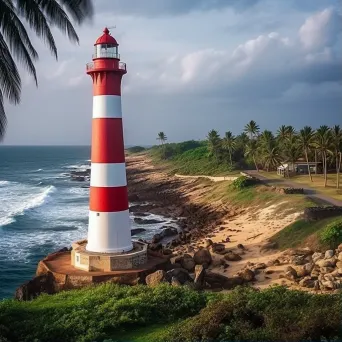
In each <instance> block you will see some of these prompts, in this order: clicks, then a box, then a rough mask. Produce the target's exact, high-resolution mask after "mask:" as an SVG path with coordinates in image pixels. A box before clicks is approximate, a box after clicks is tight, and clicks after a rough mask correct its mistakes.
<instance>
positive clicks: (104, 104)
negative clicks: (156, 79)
mask: <svg viewBox="0 0 342 342" xmlns="http://www.w3.org/2000/svg"><path fill="white" fill-rule="evenodd" d="M94 46H95V49H94V54H93V58H92V62H91V63H88V64H87V66H86V72H87V74H88V75H90V76H91V78H92V82H93V115H92V139H91V175H90V198H89V225H88V242H87V245H86V250H87V251H89V252H96V253H124V252H128V251H131V250H132V249H133V244H132V241H131V228H130V218H129V211H128V195H127V180H126V164H125V151H124V139H123V126H122V109H121V80H122V76H123V75H125V74H126V73H127V70H126V64H125V63H122V62H120V55H119V51H118V46H119V44H118V43H117V41H116V39H115V38H114V37H113V36H112V35H111V34H110V32H109V30H108V28H105V29H104V31H103V34H102V35H101V36H100V37H99V38H98V39H97V40H96V42H95V44H94Z"/></svg>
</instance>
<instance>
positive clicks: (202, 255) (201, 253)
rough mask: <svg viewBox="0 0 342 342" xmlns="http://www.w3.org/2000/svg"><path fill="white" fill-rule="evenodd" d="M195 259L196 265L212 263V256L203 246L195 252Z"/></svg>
mask: <svg viewBox="0 0 342 342" xmlns="http://www.w3.org/2000/svg"><path fill="white" fill-rule="evenodd" d="M194 260H195V264H196V265H205V264H206V265H210V263H211V261H212V257H211V254H210V252H209V251H208V250H207V249H205V248H202V249H199V250H198V251H197V252H196V253H195V254H194Z"/></svg>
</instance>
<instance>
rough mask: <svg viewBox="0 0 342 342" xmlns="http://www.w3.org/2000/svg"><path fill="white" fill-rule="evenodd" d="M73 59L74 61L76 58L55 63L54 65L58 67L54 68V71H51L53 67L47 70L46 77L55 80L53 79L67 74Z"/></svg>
mask: <svg viewBox="0 0 342 342" xmlns="http://www.w3.org/2000/svg"><path fill="white" fill-rule="evenodd" d="M73 61H74V59H69V60H64V61H62V62H60V63H59V64H55V65H54V66H55V67H56V69H55V70H52V72H50V70H51V69H48V70H46V72H45V78H46V79H48V80H53V79H57V78H60V77H61V76H63V75H64V74H65V72H66V70H67V68H68V66H69V65H70V64H71V63H72V62H73Z"/></svg>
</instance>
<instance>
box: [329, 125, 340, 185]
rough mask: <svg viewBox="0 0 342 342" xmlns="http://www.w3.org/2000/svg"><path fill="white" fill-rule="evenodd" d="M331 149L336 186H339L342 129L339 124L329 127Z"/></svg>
mask: <svg viewBox="0 0 342 342" xmlns="http://www.w3.org/2000/svg"><path fill="white" fill-rule="evenodd" d="M331 140H332V149H333V153H334V156H335V161H336V188H337V189H339V188H340V170H341V159H342V153H341V151H342V129H341V127H340V126H339V125H335V126H334V127H333V128H332V129H331Z"/></svg>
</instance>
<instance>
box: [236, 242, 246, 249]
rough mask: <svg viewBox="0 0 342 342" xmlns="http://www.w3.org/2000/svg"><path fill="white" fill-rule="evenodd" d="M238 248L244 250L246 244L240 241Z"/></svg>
mask: <svg viewBox="0 0 342 342" xmlns="http://www.w3.org/2000/svg"><path fill="white" fill-rule="evenodd" d="M237 248H239V249H242V250H245V246H244V245H243V244H242V243H239V244H238V245H237Z"/></svg>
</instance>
